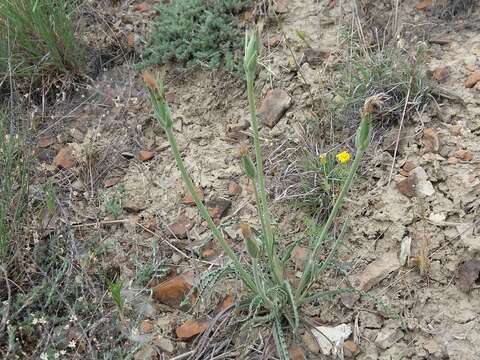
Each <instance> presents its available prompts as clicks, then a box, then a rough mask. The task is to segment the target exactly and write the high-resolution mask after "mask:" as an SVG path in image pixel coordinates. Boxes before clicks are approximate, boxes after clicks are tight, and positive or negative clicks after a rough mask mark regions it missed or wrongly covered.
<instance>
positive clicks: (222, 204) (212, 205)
mask: <svg viewBox="0 0 480 360" xmlns="http://www.w3.org/2000/svg"><path fill="white" fill-rule="evenodd" d="M231 206H232V202H231V201H229V200H226V199H221V198H218V199H214V200H211V201H209V202H208V204H207V209H208V213H209V214H210V216H211V217H213V218H215V219H221V218H222V217H224V216H225V215H226V213H227V211H228V209H230V207H231Z"/></svg>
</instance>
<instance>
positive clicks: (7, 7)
mask: <svg viewBox="0 0 480 360" xmlns="http://www.w3.org/2000/svg"><path fill="white" fill-rule="evenodd" d="M72 11H73V3H72V2H70V1H67V0H0V71H2V72H3V73H5V71H6V69H7V68H8V66H7V63H6V61H7V59H10V62H11V69H12V72H13V73H14V74H15V75H17V76H32V75H45V74H52V73H55V74H58V73H60V74H62V73H73V74H77V73H79V72H80V71H81V67H82V64H83V61H84V57H83V52H82V50H81V46H79V44H78V42H77V40H76V38H75V34H74V30H75V29H74V25H73V23H72Z"/></svg>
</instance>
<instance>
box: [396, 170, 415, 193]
mask: <svg viewBox="0 0 480 360" xmlns="http://www.w3.org/2000/svg"><path fill="white" fill-rule="evenodd" d="M416 185H417V177H416V176H415V174H411V175H408V176H407V178H406V179H404V180H402V181H400V182H399V183H398V184H397V189H398V191H399V192H400V194H402V195H404V196H406V197H409V198H411V197H414V196H415V194H416Z"/></svg>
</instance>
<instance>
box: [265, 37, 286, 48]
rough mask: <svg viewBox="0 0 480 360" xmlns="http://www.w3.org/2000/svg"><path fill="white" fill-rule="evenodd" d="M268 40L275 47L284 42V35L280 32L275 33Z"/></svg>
mask: <svg viewBox="0 0 480 360" xmlns="http://www.w3.org/2000/svg"><path fill="white" fill-rule="evenodd" d="M268 41H269V45H270V46H272V47H275V46H278V45H280V44H281V43H282V41H283V36H282V35H280V34H277V35H273V36H272V37H270V39H269V40H268Z"/></svg>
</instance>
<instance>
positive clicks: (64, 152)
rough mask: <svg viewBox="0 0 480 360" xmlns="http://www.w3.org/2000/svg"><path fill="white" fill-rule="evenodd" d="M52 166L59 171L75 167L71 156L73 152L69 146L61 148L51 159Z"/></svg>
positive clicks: (73, 158)
mask: <svg viewBox="0 0 480 360" xmlns="http://www.w3.org/2000/svg"><path fill="white" fill-rule="evenodd" d="M53 165H55V166H56V167H58V168H60V169H71V168H73V167H74V166H75V165H76V161H75V157H74V156H73V150H72V148H71V147H69V146H65V147H64V148H61V149H60V151H59V152H58V153H57V155H56V156H55V158H54V159H53Z"/></svg>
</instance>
